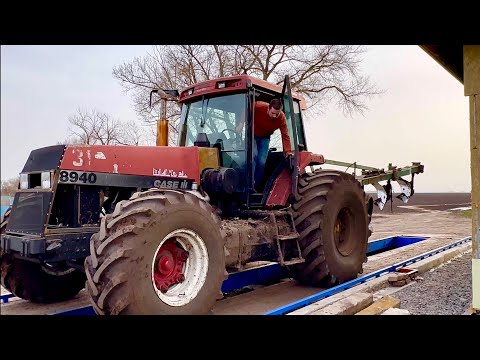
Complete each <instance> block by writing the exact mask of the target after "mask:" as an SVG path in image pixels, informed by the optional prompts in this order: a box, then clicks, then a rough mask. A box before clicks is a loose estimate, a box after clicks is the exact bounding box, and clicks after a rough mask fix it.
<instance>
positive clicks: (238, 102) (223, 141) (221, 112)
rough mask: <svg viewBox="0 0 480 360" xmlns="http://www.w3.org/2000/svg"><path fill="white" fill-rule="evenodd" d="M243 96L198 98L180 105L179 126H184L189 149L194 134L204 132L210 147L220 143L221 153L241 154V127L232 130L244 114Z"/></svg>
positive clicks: (242, 137)
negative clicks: (238, 129)
mask: <svg viewBox="0 0 480 360" xmlns="http://www.w3.org/2000/svg"><path fill="white" fill-rule="evenodd" d="M245 97H246V96H245V94H235V95H227V96H220V97H215V98H205V97H204V98H202V99H201V100H198V101H195V102H193V103H190V104H187V105H184V108H183V109H182V123H185V124H186V125H187V137H186V143H185V145H186V146H193V145H194V142H195V139H196V138H197V135H198V133H205V134H206V135H207V137H208V140H209V141H210V146H213V145H214V144H215V143H220V149H221V150H222V151H245V146H244V139H245V128H243V131H242V133H240V134H238V133H237V132H236V131H235V128H236V127H237V126H238V124H239V122H240V117H241V116H242V113H243V112H244V111H245Z"/></svg>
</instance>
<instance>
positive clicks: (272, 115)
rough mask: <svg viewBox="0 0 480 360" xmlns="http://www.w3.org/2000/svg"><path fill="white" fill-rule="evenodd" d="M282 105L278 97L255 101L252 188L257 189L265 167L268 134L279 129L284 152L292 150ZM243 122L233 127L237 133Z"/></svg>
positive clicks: (268, 144)
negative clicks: (267, 101) (265, 100)
mask: <svg viewBox="0 0 480 360" xmlns="http://www.w3.org/2000/svg"><path fill="white" fill-rule="evenodd" d="M282 109H283V105H282V102H281V100H280V99H273V100H271V101H270V103H266V102H263V101H256V102H255V110H254V111H255V113H254V121H255V124H254V127H253V134H254V142H255V143H254V148H253V169H252V171H253V173H254V174H255V178H254V181H255V182H254V189H255V192H258V191H257V187H258V186H259V184H260V181H261V180H262V176H263V171H264V169H265V162H266V161H267V155H268V150H269V146H270V136H271V135H272V134H273V132H274V131H275V130H277V129H280V132H281V134H282V144H283V151H284V153H288V152H290V151H292V148H291V145H290V144H291V143H290V136H289V135H288V128H287V121H286V117H285V113H284V112H283V111H282ZM244 123H245V118H243V119H242V120H241V122H240V124H239V125H238V126H237V128H236V129H235V130H236V131H237V132H238V133H241V132H242V130H243V126H244Z"/></svg>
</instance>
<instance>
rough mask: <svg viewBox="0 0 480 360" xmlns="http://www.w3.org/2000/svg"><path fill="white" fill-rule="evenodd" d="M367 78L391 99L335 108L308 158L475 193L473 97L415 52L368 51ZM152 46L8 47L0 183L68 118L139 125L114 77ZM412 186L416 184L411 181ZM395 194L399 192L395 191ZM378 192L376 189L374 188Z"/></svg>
mask: <svg viewBox="0 0 480 360" xmlns="http://www.w3.org/2000/svg"><path fill="white" fill-rule="evenodd" d="M367 49H368V51H367V53H366V54H365V55H364V61H363V63H362V69H363V73H364V74H365V75H368V76H369V77H370V78H371V80H372V81H373V82H374V83H375V84H376V86H377V87H379V88H381V89H384V90H385V93H384V94H382V95H380V96H377V97H375V98H373V99H371V100H368V103H367V105H368V107H369V110H368V111H366V112H365V114H364V116H361V115H357V116H354V117H353V118H350V117H345V116H343V114H342V113H341V111H339V110H337V109H336V108H335V107H334V106H331V107H330V108H329V109H327V110H326V111H325V113H324V114H323V115H322V116H320V117H317V118H315V119H309V121H308V122H307V124H306V136H307V144H308V147H309V150H310V151H313V152H317V153H322V154H323V155H324V156H325V157H326V158H328V159H334V160H340V161H346V162H353V161H357V162H358V163H359V164H363V165H369V166H376V167H383V168H386V167H387V166H388V163H389V162H392V163H393V164H394V165H397V166H399V167H400V166H405V165H410V164H411V162H412V161H420V162H422V164H424V165H425V173H424V174H421V175H419V176H417V177H415V185H416V191H418V192H450V191H458V192H470V189H471V185H470V184H471V180H470V152H469V119H468V114H469V110H468V98H467V97H465V96H464V95H463V85H462V84H461V83H460V82H459V81H458V80H456V79H455V78H454V77H453V76H452V75H450V74H449V73H448V72H447V71H446V70H444V69H443V68H442V67H441V66H440V65H439V64H437V63H436V62H435V61H434V60H433V59H432V58H430V56H428V55H427V54H426V53H425V52H424V51H423V50H422V49H420V48H419V47H418V46H417V45H411V46H399V45H389V46H387V45H382V46H367ZM149 50H151V46H103V45H95V46H66V45H64V46H2V47H1V178H2V179H3V180H6V179H9V178H12V177H15V176H17V175H18V173H19V172H20V171H21V170H22V168H23V165H24V163H25V161H26V159H27V157H28V155H29V153H30V151H31V150H32V149H35V148H39V147H44V146H49V145H54V144H56V143H57V142H61V141H63V140H65V139H66V138H67V128H68V121H67V119H68V117H69V116H71V115H73V114H74V113H75V111H76V109H78V108H79V107H81V108H89V109H91V108H96V109H98V110H101V111H104V112H106V113H108V114H110V115H112V116H113V117H114V118H115V119H119V120H122V121H127V120H136V119H137V116H136V115H135V112H134V111H133V103H132V101H131V99H130V96H129V95H128V94H124V93H123V89H122V87H121V86H120V85H119V83H118V81H117V80H116V79H114V78H113V76H112V68H113V67H114V66H116V65H120V64H122V63H123V62H125V61H130V60H132V59H133V57H134V56H143V55H145V54H146V53H147V51H149ZM407 179H408V180H410V177H408V178H407ZM396 189H398V187H397V188H395V185H394V191H396ZM369 190H373V188H371V189H369Z"/></svg>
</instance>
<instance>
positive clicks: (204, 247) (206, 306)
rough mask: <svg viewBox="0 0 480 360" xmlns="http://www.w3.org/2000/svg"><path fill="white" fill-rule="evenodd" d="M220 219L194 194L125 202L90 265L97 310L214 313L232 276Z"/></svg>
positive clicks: (93, 245) (104, 225)
mask: <svg viewBox="0 0 480 360" xmlns="http://www.w3.org/2000/svg"><path fill="white" fill-rule="evenodd" d="M220 222H221V221H220V218H219V217H218V215H216V213H215V211H214V210H213V208H212V206H210V204H208V203H207V202H205V201H204V200H202V199H200V198H199V197H197V196H195V195H194V194H191V193H183V192H180V191H174V190H158V189H151V190H148V191H145V192H139V193H135V194H134V195H133V196H132V197H131V198H130V199H129V200H125V201H121V202H120V203H118V204H117V206H116V207H115V211H114V212H113V213H112V214H108V215H107V216H106V217H105V218H104V219H102V222H101V225H100V232H99V233H97V234H94V235H93V236H92V238H91V240H90V256H88V257H87V259H86V260H85V271H86V273H87V282H86V288H87V291H88V293H89V295H90V298H91V302H92V304H93V307H94V309H95V311H96V313H97V314H105V315H117V314H122V315H123V314H139V315H140V314H145V315H149V314H157V315H160V314H162V315H163V314H164V315H176V314H207V313H209V312H210V311H211V309H212V308H213V306H214V304H215V302H216V300H217V298H218V297H219V295H220V294H221V292H220V290H221V286H222V283H223V280H224V279H225V253H224V241H225V240H224V235H223V232H222V231H221V229H220Z"/></svg>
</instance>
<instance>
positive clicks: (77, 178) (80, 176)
mask: <svg viewBox="0 0 480 360" xmlns="http://www.w3.org/2000/svg"><path fill="white" fill-rule="evenodd" d="M59 180H60V182H62V183H83V184H95V183H96V182H97V174H95V173H86V172H78V171H65V170H63V171H60V179H59Z"/></svg>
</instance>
